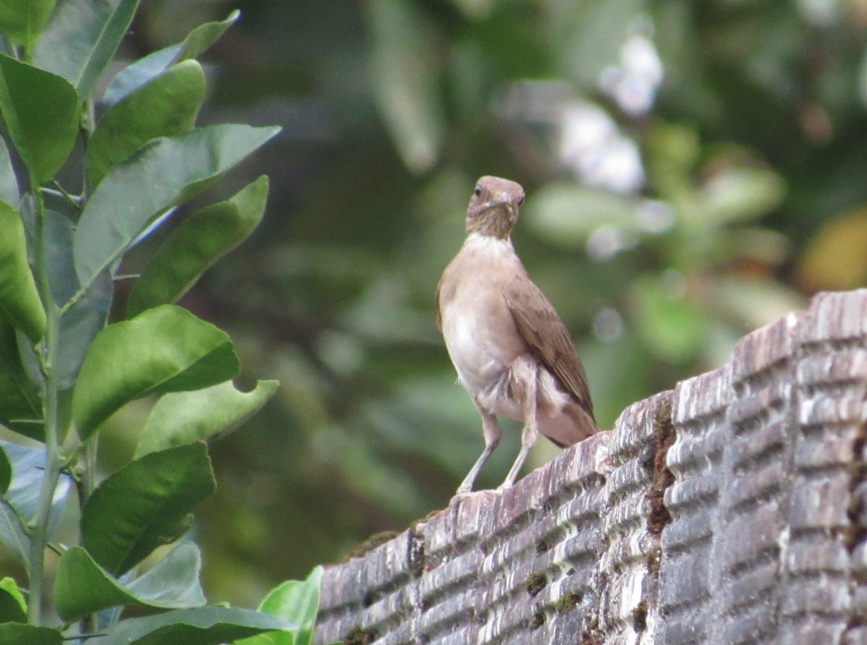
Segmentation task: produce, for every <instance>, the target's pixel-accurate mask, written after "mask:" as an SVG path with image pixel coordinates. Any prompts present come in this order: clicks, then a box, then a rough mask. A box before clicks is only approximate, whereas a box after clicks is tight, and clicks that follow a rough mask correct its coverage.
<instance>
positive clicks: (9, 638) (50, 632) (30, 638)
mask: <svg viewBox="0 0 867 645" xmlns="http://www.w3.org/2000/svg"><path fill="white" fill-rule="evenodd" d="M0 643H2V644H3V645H63V634H62V633H61V632H60V631H58V630H56V629H51V628H50V627H37V626H36V625H25V624H23V623H2V624H0Z"/></svg>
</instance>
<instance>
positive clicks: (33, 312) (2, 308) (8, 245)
mask: <svg viewBox="0 0 867 645" xmlns="http://www.w3.org/2000/svg"><path fill="white" fill-rule="evenodd" d="M0 230H2V231H3V235H0V316H2V317H3V318H5V319H6V320H7V321H8V322H9V323H11V324H12V325H13V326H14V327H15V328H16V329H20V330H21V331H22V332H24V333H25V334H26V335H27V337H28V338H29V339H30V340H31V341H33V342H34V343H37V342H39V340H40V339H41V338H42V336H43V335H44V334H45V325H46V322H45V309H43V307H42V301H41V300H40V299H39V292H38V291H37V290H36V281H35V280H34V279H33V273H31V271H30V265H29V264H28V263H27V242H26V240H25V237H24V224H23V223H22V222H21V215H19V214H18V211H17V210H15V209H14V208H12V207H11V206H10V205H9V204H7V203H5V202H0Z"/></svg>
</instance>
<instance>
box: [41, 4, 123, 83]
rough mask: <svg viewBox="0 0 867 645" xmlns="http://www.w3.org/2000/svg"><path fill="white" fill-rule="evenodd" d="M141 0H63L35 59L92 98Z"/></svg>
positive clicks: (49, 24)
mask: <svg viewBox="0 0 867 645" xmlns="http://www.w3.org/2000/svg"><path fill="white" fill-rule="evenodd" d="M136 7H138V0H101V1H100V2H93V0H60V2H59V3H58V5H57V9H56V10H55V11H54V14H53V15H52V16H51V20H50V22H49V23H48V26H47V27H46V29H45V33H44V34H43V35H42V39H41V40H40V41H39V46H38V47H37V48H36V52H35V53H34V56H33V61H34V63H35V64H36V65H37V66H38V67H41V68H42V69H46V70H48V71H50V72H53V73H55V74H57V75H58V76H62V77H63V78H65V79H66V80H68V81H69V82H70V83H71V84H72V85H74V86H75V87H76V89H77V90H78V93H79V94H80V95H81V98H82V100H86V99H88V98H90V96H91V94H93V89H94V87H95V86H96V81H97V79H98V78H99V76H100V75H101V74H102V72H103V71H105V68H106V67H108V64H109V63H110V62H111V59H112V57H113V56H114V53H115V51H117V47H118V45H120V41H121V40H122V39H123V37H124V36H125V35H126V31H127V29H128V28H129V25H130V23H131V22H132V17H133V14H135V10H136Z"/></svg>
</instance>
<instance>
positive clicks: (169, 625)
mask: <svg viewBox="0 0 867 645" xmlns="http://www.w3.org/2000/svg"><path fill="white" fill-rule="evenodd" d="M293 627H294V625H291V624H289V623H286V622H283V621H282V620H279V619H277V618H274V617H273V616H267V615H265V614H260V613H259V612H257V611H253V610H252V609H234V608H229V607H197V608H194V609H177V610H175V611H169V612H166V613H164V614H159V615H156V616H148V617H147V618H128V619H126V620H122V621H120V622H117V623H115V624H114V625H112V626H111V627H109V628H108V629H107V630H105V633H106V635H105V636H102V637H97V638H92V639H89V640H88V641H87V642H88V645H137V644H138V645H144V644H147V645H177V644H178V643H183V644H184V645H219V644H220V643H230V642H233V641H236V640H238V639H240V638H244V637H245V636H252V635H254V634H261V633H262V632H270V631H274V630H286V629H292V628H293Z"/></svg>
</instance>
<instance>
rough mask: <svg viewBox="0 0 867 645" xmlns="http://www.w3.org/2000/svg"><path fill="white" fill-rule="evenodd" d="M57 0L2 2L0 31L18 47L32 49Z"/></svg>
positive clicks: (0, 6) (0, 7) (0, 4)
mask: <svg viewBox="0 0 867 645" xmlns="http://www.w3.org/2000/svg"><path fill="white" fill-rule="evenodd" d="M56 1H57V0H15V1H14V2H0V31H2V32H3V33H4V34H5V35H6V37H7V38H8V39H9V40H11V41H12V42H13V43H15V44H16V45H23V46H24V47H25V49H28V50H29V49H32V48H33V46H34V45H35V44H36V42H37V41H38V40H39V36H40V34H41V33H42V30H43V28H44V27H45V23H46V22H48V18H49V16H51V10H52V9H53V8H54V3H55V2H56Z"/></svg>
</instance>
